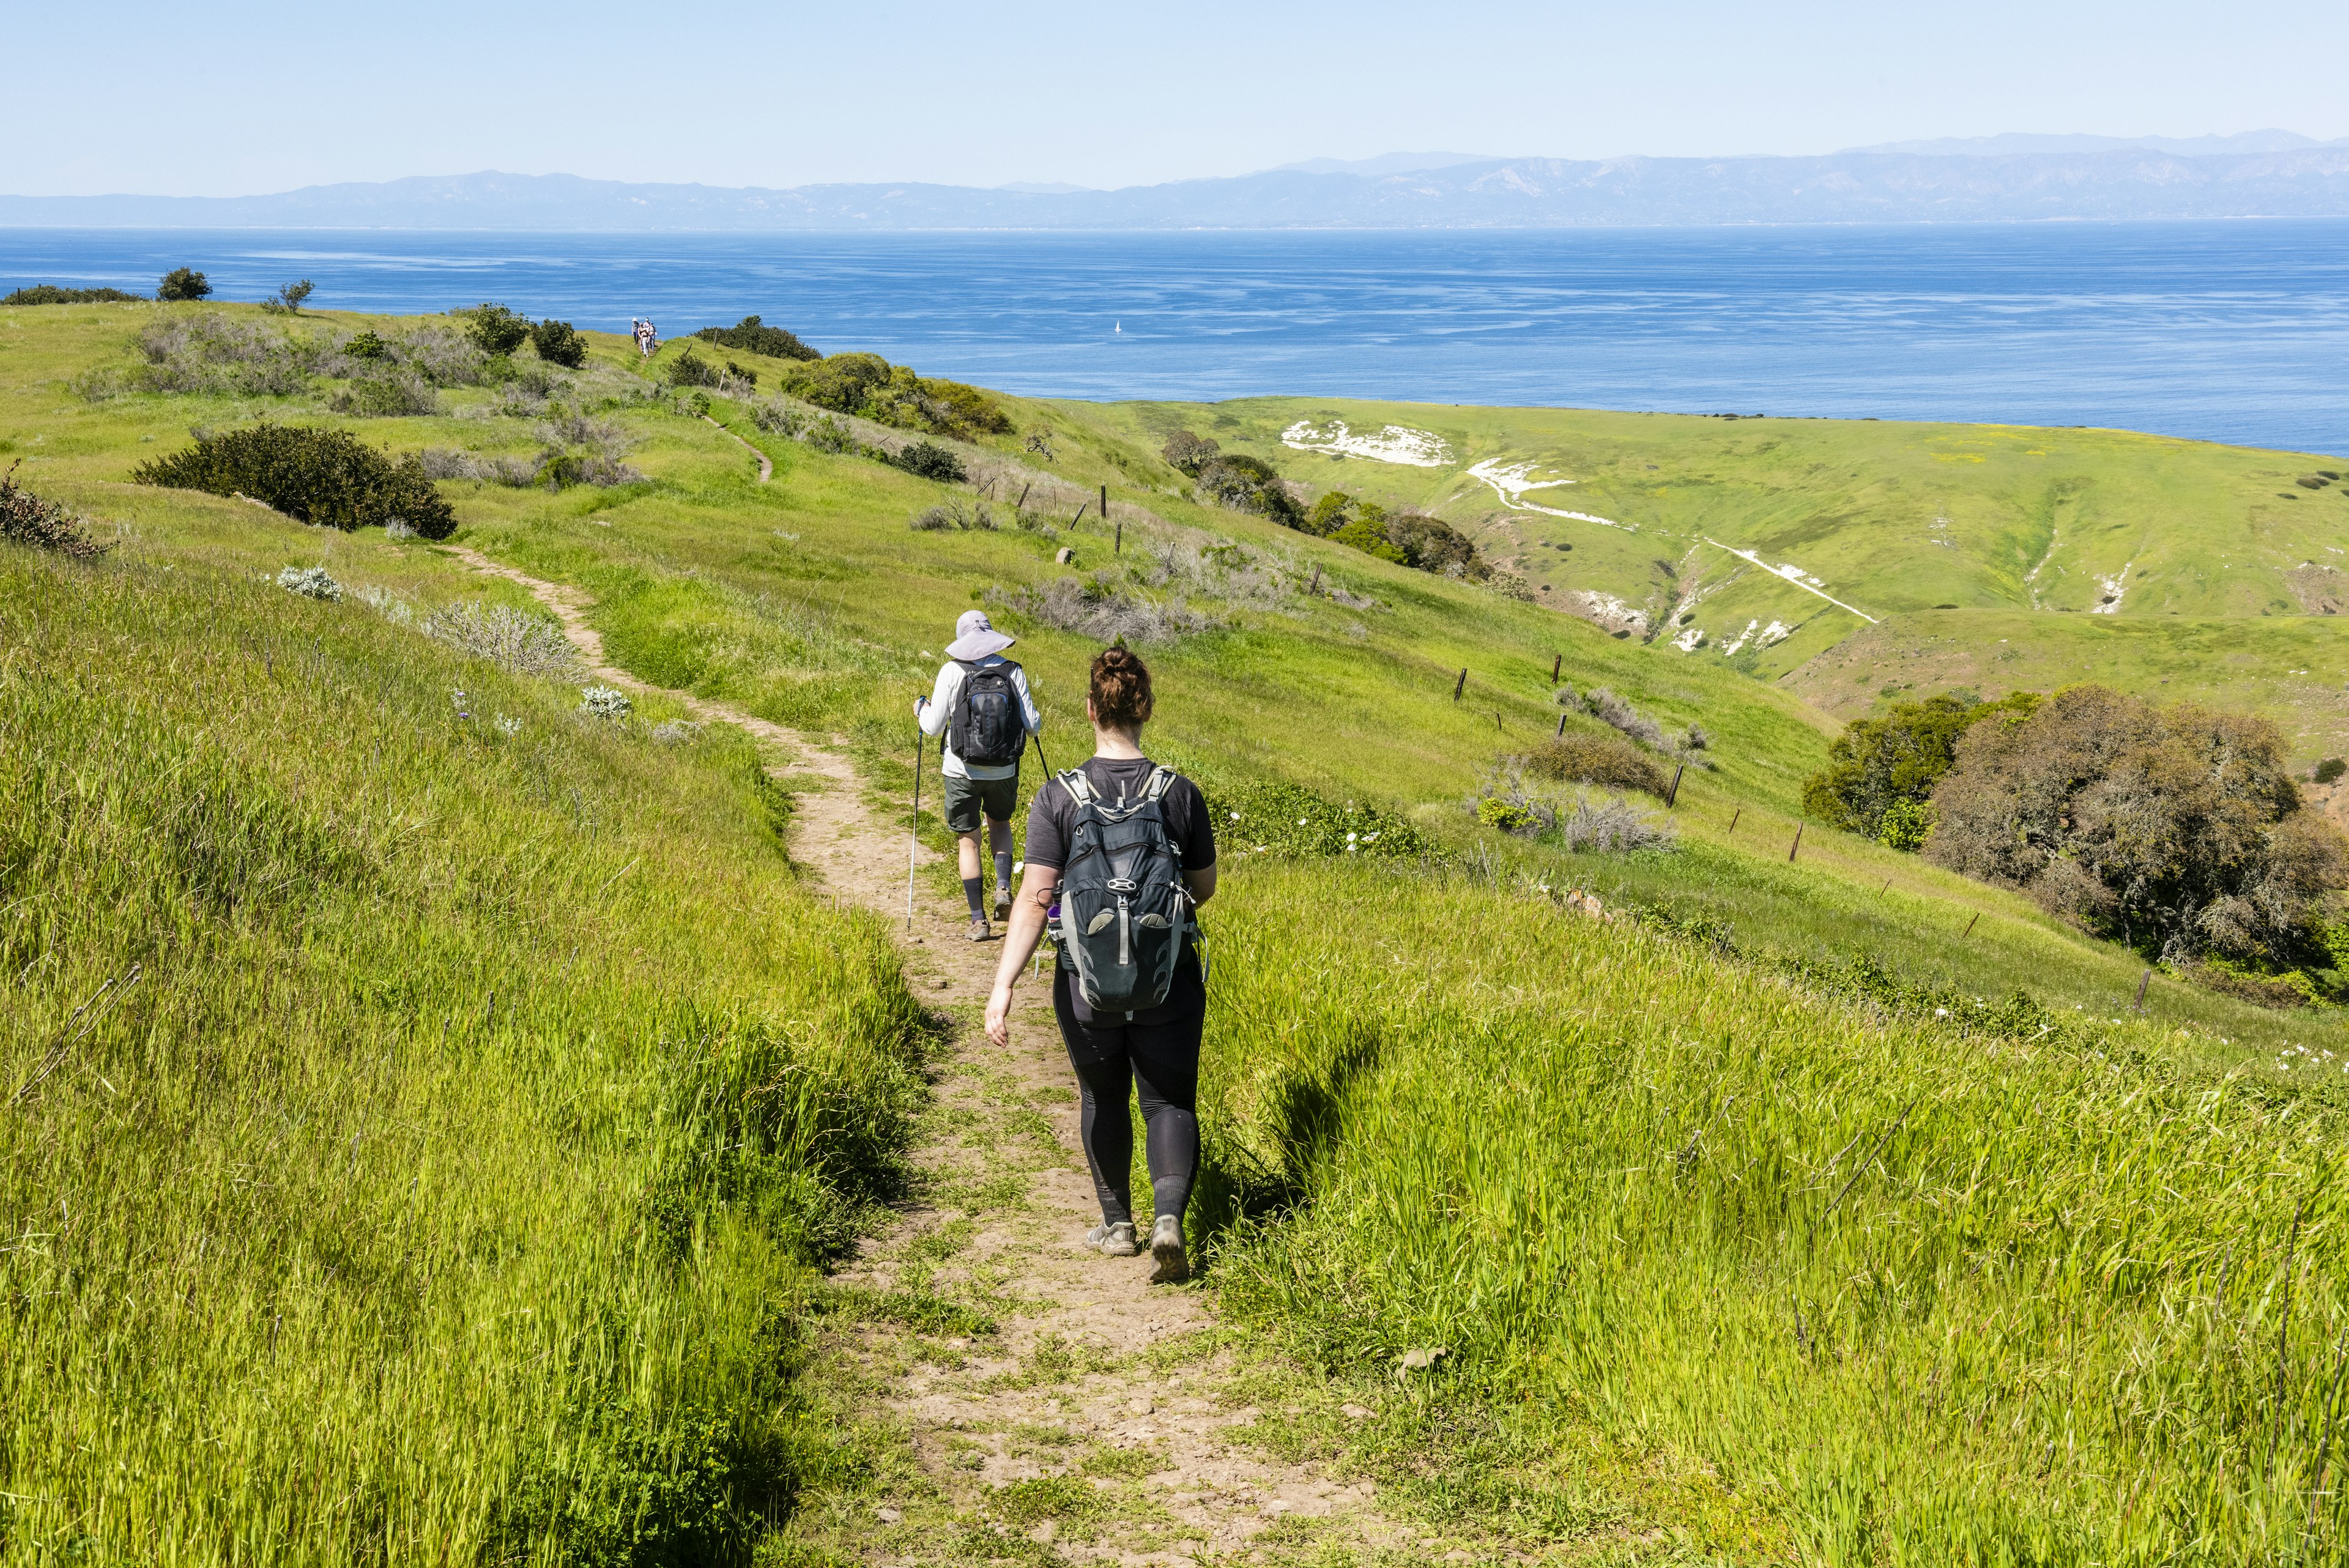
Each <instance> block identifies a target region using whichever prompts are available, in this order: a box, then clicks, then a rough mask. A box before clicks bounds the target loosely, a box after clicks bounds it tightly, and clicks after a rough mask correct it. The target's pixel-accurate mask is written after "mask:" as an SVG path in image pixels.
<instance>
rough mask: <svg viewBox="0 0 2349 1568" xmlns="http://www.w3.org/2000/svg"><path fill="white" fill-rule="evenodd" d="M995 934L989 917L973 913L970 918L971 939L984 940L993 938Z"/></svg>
mask: <svg viewBox="0 0 2349 1568" xmlns="http://www.w3.org/2000/svg"><path fill="white" fill-rule="evenodd" d="M994 935H995V932H994V931H993V930H992V929H990V928H989V927H988V923H987V917H986V916H985V915H973V916H972V917H971V918H970V940H972V941H975V942H983V941H986V940H988V939H990V938H992V937H993V936H994Z"/></svg>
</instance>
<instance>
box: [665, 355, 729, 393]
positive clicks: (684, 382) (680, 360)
mask: <svg viewBox="0 0 2349 1568" xmlns="http://www.w3.org/2000/svg"><path fill="white" fill-rule="evenodd" d="M667 374H668V384H669V385H670V386H672V387H714V386H716V385H717V384H718V380H719V377H720V376H721V375H722V374H723V372H722V371H720V370H719V369H718V367H717V366H715V365H712V364H711V363H710V362H709V360H707V359H705V358H702V357H701V356H700V355H698V354H697V353H695V352H694V351H693V350H692V349H690V348H688V349H687V350H686V351H685V352H684V353H682V354H679V355H678V357H677V358H674V359H672V360H670V361H669V362H668V372H667Z"/></svg>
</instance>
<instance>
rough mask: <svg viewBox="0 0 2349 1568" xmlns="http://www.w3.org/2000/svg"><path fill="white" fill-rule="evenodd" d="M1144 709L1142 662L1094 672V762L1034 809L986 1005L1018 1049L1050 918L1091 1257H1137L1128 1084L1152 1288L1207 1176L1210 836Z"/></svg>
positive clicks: (1180, 1265)
mask: <svg viewBox="0 0 2349 1568" xmlns="http://www.w3.org/2000/svg"><path fill="white" fill-rule="evenodd" d="M1150 710H1151V696H1150V671H1149V670H1146V669H1144V668H1143V663H1142V660H1141V659H1137V658H1135V657H1134V655H1133V653H1131V652H1130V651H1128V650H1127V649H1124V648H1122V647H1121V648H1112V649H1108V650H1106V651H1105V652H1103V653H1102V655H1101V656H1100V657H1099V658H1097V659H1094V660H1093V667H1092V689H1091V691H1089V692H1088V694H1087V696H1086V698H1085V712H1086V715H1087V716H1088V717H1089V718H1091V719H1092V723H1093V744H1094V750H1093V757H1092V761H1091V762H1089V763H1085V764H1084V765H1083V766H1082V767H1081V768H1077V769H1075V770H1073V771H1071V772H1070V773H1065V774H1059V775H1058V776H1056V777H1054V778H1052V779H1050V780H1049V781H1048V782H1047V783H1046V784H1045V785H1044V787H1043V788H1041V789H1040V790H1038V791H1037V792H1036V799H1035V802H1034V804H1033V805H1031V806H1030V808H1029V812H1028V868H1027V871H1026V873H1025V875H1023V876H1022V877H1021V878H1020V882H1019V902H1018V903H1017V904H1016V905H1015V906H1014V907H1013V909H1012V912H1011V926H1010V929H1009V932H1008V933H1007V934H1006V936H1005V939H1004V943H1003V956H1002V958H1001V960H1000V961H998V963H997V964H996V968H995V990H994V992H993V994H992V995H990V996H989V997H988V1001H987V1034H988V1039H990V1040H992V1041H994V1042H995V1043H996V1044H998V1045H1008V1044H1010V1041H1011V1028H1010V1012H1011V991H1012V988H1013V987H1014V986H1016V985H1018V984H1019V971H1020V968H1021V966H1022V965H1024V964H1025V963H1027V961H1028V958H1029V955H1030V953H1032V952H1034V951H1035V950H1036V942H1037V939H1038V938H1039V937H1040V936H1041V935H1042V933H1043V929H1044V924H1045V919H1046V917H1047V913H1048V911H1049V912H1050V913H1051V914H1052V915H1053V916H1054V917H1055V918H1056V919H1057V920H1058V922H1059V924H1058V928H1057V930H1056V933H1055V955H1056V956H1055V958H1054V961H1053V966H1052V1012H1053V1014H1054V1015H1055V1016H1056V1017H1057V1018H1058V1019H1059V1020H1060V1024H1061V1043H1062V1044H1065V1045H1066V1046H1067V1047H1068V1051H1069V1064H1070V1065H1071V1067H1073V1068H1075V1069H1076V1074H1077V1085H1078V1090H1079V1096H1080V1099H1081V1105H1082V1115H1081V1124H1082V1131H1083V1137H1084V1145H1085V1159H1086V1161H1087V1163H1088V1164H1090V1165H1091V1166H1092V1173H1093V1189H1094V1190H1095V1192H1096V1193H1097V1194H1098V1195H1099V1197H1100V1199H1101V1209H1102V1222H1101V1223H1100V1224H1099V1225H1097V1226H1095V1227H1094V1228H1093V1230H1092V1231H1091V1233H1089V1234H1088V1235H1087V1236H1086V1237H1085V1244H1086V1245H1087V1246H1089V1247H1091V1248H1092V1249H1094V1250H1095V1251H1099V1252H1102V1253H1103V1254H1104V1255H1106V1256H1109V1257H1112V1258H1130V1257H1132V1256H1133V1254H1134V1253H1135V1252H1137V1251H1140V1250H1141V1249H1140V1248H1139V1247H1138V1246H1136V1245H1135V1241H1134V1231H1133V1199H1132V1195H1131V1194H1130V1193H1129V1191H1128V1190H1127V1176H1128V1173H1129V1172H1130V1171H1132V1169H1133V1123H1132V1120H1131V1119H1130V1116H1129V1115H1128V1113H1127V1110H1126V1105H1127V1092H1128V1090H1127V1085H1129V1084H1130V1085H1133V1088H1134V1089H1135V1090H1137V1091H1138V1092H1139V1095H1140V1098H1141V1102H1142V1119H1143V1127H1144V1131H1145V1142H1146V1144H1147V1147H1148V1154H1149V1161H1150V1192H1151V1210H1152V1212H1153V1214H1154V1216H1155V1218H1154V1220H1152V1222H1151V1227H1150V1255H1151V1258H1152V1260H1153V1262H1154V1264H1155V1267H1154V1269H1153V1270H1152V1272H1151V1275H1150V1279H1151V1282H1152V1283H1153V1284H1171V1283H1175V1282H1180V1281H1182V1280H1185V1279H1187V1278H1189V1277H1190V1272H1191V1267H1190V1259H1189V1257H1188V1255H1187V1253H1186V1252H1185V1249H1184V1241H1183V1210H1184V1209H1185V1207H1186V1206H1187V1205H1188V1204H1189V1203H1190V1200H1191V1184H1192V1181H1193V1179H1194V1178H1195V1176H1196V1175H1197V1173H1198V1168H1199V1120H1198V1096H1199V1034H1200V1031H1201V1029H1202V1027H1203V1026H1204V1025H1205V1023H1206V1012H1207V986H1206V972H1205V971H1204V970H1203V969H1202V968H1201V965H1200V959H1199V948H1198V940H1197V939H1198V929H1197V927H1196V926H1195V925H1194V924H1193V923H1192V920H1191V918H1190V917H1191V911H1192V910H1193V909H1196V908H1197V907H1198V906H1199V905H1201V904H1204V903H1206V901H1207V900H1208V899H1209V898H1212V897H1214V896H1215V891H1216V832H1215V825H1214V823H1213V822H1212V821H1210V820H1209V814H1208V810H1207V803H1206V798H1205V797H1203V796H1202V795H1201V794H1199V787H1198V785H1196V784H1193V783H1192V782H1191V781H1190V780H1188V779H1186V778H1183V777H1181V776H1179V775H1178V774H1174V772H1173V770H1171V769H1167V768H1162V767H1160V766H1158V764H1156V763H1153V762H1152V761H1151V760H1150V759H1149V758H1148V757H1147V756H1145V755H1143V751H1142V727H1143V724H1145V723H1147V722H1149V720H1150Z"/></svg>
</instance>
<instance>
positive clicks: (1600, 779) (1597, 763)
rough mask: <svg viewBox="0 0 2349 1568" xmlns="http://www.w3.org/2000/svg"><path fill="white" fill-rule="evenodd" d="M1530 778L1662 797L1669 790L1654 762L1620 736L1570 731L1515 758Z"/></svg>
mask: <svg viewBox="0 0 2349 1568" xmlns="http://www.w3.org/2000/svg"><path fill="white" fill-rule="evenodd" d="M1516 761H1517V762H1518V763H1521V764H1522V765H1523V766H1524V768H1525V771H1526V775H1527V776H1528V777H1531V778H1537V779H1547V780H1548V781H1549V782H1550V783H1552V784H1604V785H1606V786H1607V787H1608V788H1609V789H1636V790H1641V791H1644V792H1646V793H1647V794H1652V795H1655V796H1658V797H1659V798H1661V796H1662V794H1663V793H1664V790H1665V788H1666V787H1667V781H1666V779H1665V777H1664V770H1663V769H1662V768H1661V767H1659V766H1657V765H1656V762H1655V759H1654V758H1652V757H1651V756H1649V755H1648V753H1645V752H1643V751H1641V750H1640V748H1639V747H1637V746H1635V745H1633V744H1632V743H1631V742H1629V741H1627V740H1624V739H1622V738H1621V737H1620V736H1617V735H1604V734H1599V733H1596V732H1592V731H1588V730H1568V731H1567V732H1565V733H1563V734H1560V735H1556V736H1553V737H1551V738H1550V739H1548V740H1546V741H1544V742H1542V743H1541V744H1539V745H1538V746H1536V747H1535V748H1534V749H1533V750H1532V751H1530V752H1526V753H1523V754H1522V755H1520V756H1518V757H1517V758H1516Z"/></svg>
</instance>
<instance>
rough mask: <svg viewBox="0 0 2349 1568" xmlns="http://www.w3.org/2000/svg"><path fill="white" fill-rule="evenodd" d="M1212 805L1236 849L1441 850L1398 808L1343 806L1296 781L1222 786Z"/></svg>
mask: <svg viewBox="0 0 2349 1568" xmlns="http://www.w3.org/2000/svg"><path fill="white" fill-rule="evenodd" d="M1209 803H1210V809H1211V810H1212V811H1213V813H1214V815H1215V819H1216V837H1217V838H1219V839H1223V840H1226V841H1227V842H1228V844H1229V846H1230V847H1231V849H1232V850H1233V851H1234V852H1236V853H1240V854H1272V855H1300V856H1302V855H1353V856H1358V857H1362V858H1364V859H1371V860H1407V859H1413V858H1417V857H1421V856H1425V855H1431V854H1433V853H1434V849H1435V846H1433V844H1431V843H1430V842H1429V841H1428V838H1427V836H1426V835H1425V834H1423V833H1422V832H1420V830H1419V829H1418V828H1416V827H1414V826H1412V825H1411V824H1410V823H1409V822H1408V821H1406V820H1404V819H1403V818H1402V817H1400V816H1397V815H1394V814H1392V812H1385V811H1381V810H1380V809H1378V808H1377V807H1376V806H1368V805H1358V804H1357V803H1355V802H1352V801H1348V802H1347V803H1346V804H1345V805H1342V806H1341V805H1338V804H1337V803H1336V802H1334V801H1329V800H1324V799H1323V798H1321V796H1319V795H1318V794H1314V793H1313V792H1312V791H1310V790H1307V789H1300V788H1299V787H1298V786H1297V785H1295V784H1269V783H1248V784H1217V785H1216V787H1215V788H1214V789H1213V790H1212V791H1211V792H1210V794H1209Z"/></svg>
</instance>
